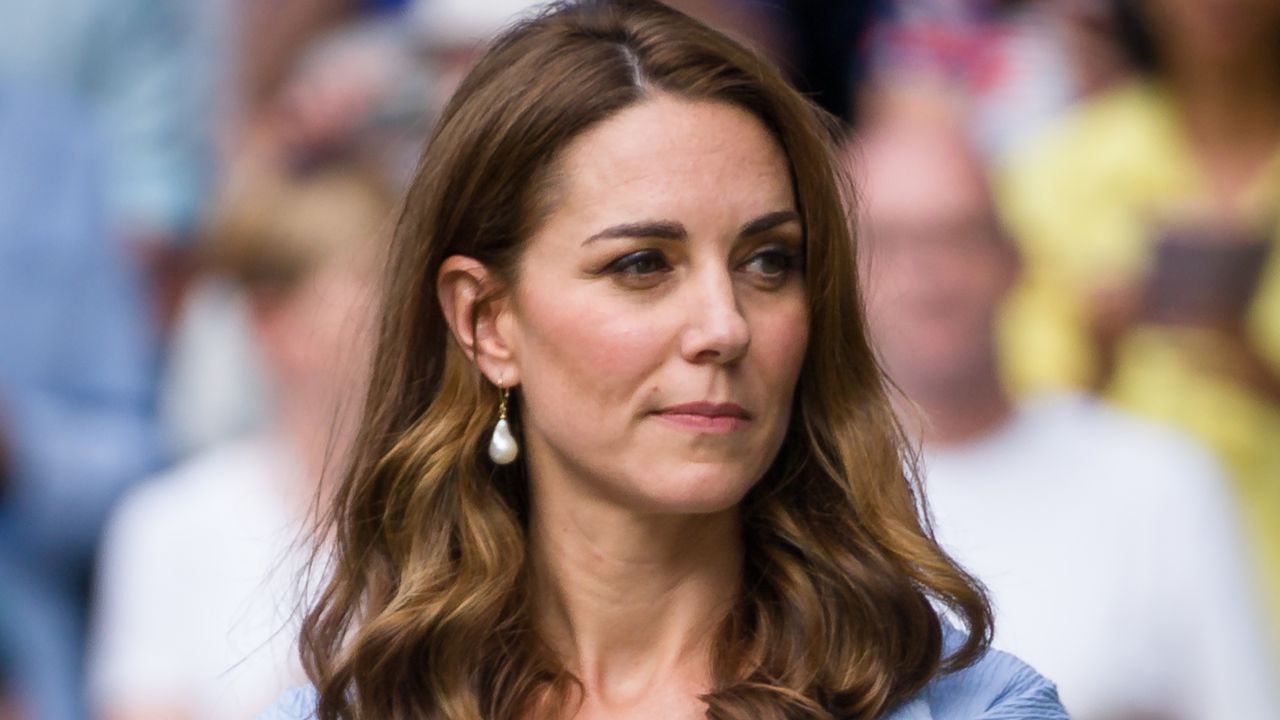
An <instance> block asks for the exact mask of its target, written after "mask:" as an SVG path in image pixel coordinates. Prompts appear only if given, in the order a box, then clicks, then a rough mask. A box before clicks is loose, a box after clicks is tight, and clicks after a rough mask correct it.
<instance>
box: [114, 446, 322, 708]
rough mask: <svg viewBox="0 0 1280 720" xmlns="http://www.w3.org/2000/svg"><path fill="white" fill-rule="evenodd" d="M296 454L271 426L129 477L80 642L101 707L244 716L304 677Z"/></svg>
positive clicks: (303, 554)
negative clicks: (149, 477) (131, 485)
mask: <svg viewBox="0 0 1280 720" xmlns="http://www.w3.org/2000/svg"><path fill="white" fill-rule="evenodd" d="M298 478H299V471H298V470H297V465H296V464H295V463H294V462H293V461H292V459H291V458H290V456H289V454H288V452H287V450H286V448H284V447H282V445H281V444H280V443H279V442H277V441H276V440H274V439H271V438H258V439H255V440H250V441H239V442H235V443H230V444H227V445H224V446H222V447H218V448H215V449H213V450H210V451H208V452H206V453H204V454H202V455H200V456H198V457H196V458H195V459H193V460H191V461H189V462H187V463H185V464H183V465H180V466H179V467H178V468H176V469H174V470H172V471H171V472H169V473H168V474H166V475H163V476H161V477H159V478H157V479H155V480H153V481H150V482H148V483H146V484H144V485H143V486H141V487H139V488H138V489H137V490H136V491H135V492H134V493H132V494H131V495H129V496H128V497H127V498H126V499H125V501H124V502H123V503H122V505H121V507H120V508H119V510H118V512H117V513H116V515H115V516H114V518H113V520H112V521H111V523H110V525H109V527H108V532H107V535H106V537H105V539H104V542H103V554H102V557H101V562H100V571H99V573H100V574H99V587H98V593H97V596H96V598H95V602H96V606H95V614H94V615H95V617H94V628H93V633H92V637H91V644H90V649H89V663H90V664H89V682H90V693H91V699H92V700H93V702H94V704H95V706H96V707H98V708H99V709H101V708H106V707H116V708H118V707H129V708H139V707H142V708H156V707H162V708H182V709H184V710H186V711H188V712H190V713H192V716H193V717H197V718H209V719H213V718H249V717H254V716H255V715H256V714H257V713H258V712H259V711H261V710H262V708H264V707H267V706H268V705H270V704H271V702H272V701H273V700H274V699H275V698H276V697H277V696H278V695H279V694H280V692H281V691H283V690H284V689H285V688H288V687H290V686H294V685H297V684H299V683H300V682H302V681H303V675H302V672H301V669H300V664H299V662H298V660H297V657H296V656H297V652H296V648H297V645H296V635H297V627H298V618H299V616H298V614H297V612H296V610H297V607H296V606H297V603H298V598H299V597H300V596H299V594H298V587H299V586H300V585H299V579H300V573H301V572H302V570H303V567H304V563H305V561H306V559H307V558H308V557H309V550H310V549H309V546H308V545H307V541H306V540H307V539H306V538H305V537H303V535H302V520H301V512H300V511H299V509H298V508H299V507H305V504H304V503H305V500H300V499H298V498H295V497H290V495H289V493H290V492H294V493H300V492H301V489H300V488H302V487H305V485H303V484H301V483H299V481H298Z"/></svg>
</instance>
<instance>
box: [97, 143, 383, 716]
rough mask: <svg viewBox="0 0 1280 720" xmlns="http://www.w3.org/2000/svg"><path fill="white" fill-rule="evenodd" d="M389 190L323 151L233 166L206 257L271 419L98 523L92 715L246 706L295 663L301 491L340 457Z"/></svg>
mask: <svg viewBox="0 0 1280 720" xmlns="http://www.w3.org/2000/svg"><path fill="white" fill-rule="evenodd" d="M390 209H391V200H390V196H389V194H388V192H387V190H386V188H385V185H384V184H383V183H382V182H381V180H380V179H378V178H377V177H376V176H375V175H373V174H371V173H369V172H368V171H367V170H365V169H363V168H360V167H359V166H357V165H353V164H351V163H347V162H342V161H338V160H330V161H328V162H326V163H323V164H320V165H318V166H313V167H310V168H307V169H302V170H292V171H290V170H287V169H284V168H278V167H274V166H271V165H266V164H263V163H258V164H253V165H250V164H248V163H246V165H245V166H244V167H242V168H238V169H236V171H235V172H233V173H232V174H231V175H230V177H229V178H228V184H227V188H226V190H225V193H224V195H223V197H222V199H221V200H220V201H219V202H218V204H217V207H216V209H215V215H214V220H213V225H212V228H211V231H210V232H211V243H212V244H211V247H210V261H211V263H212V266H213V268H215V270H216V271H217V272H219V273H220V274H222V275H223V276H225V277H227V278H229V279H231V280H232V281H233V282H234V283H235V284H236V285H237V286H238V287H240V288H241V289H242V290H243V292H244V293H245V294H246V296H247V300H248V305H249V307H250V309H251V319H250V323H251V328H252V332H253V337H254V339H255V340H256V341H257V347H258V350H259V353H260V356H261V365H262V367H264V368H265V370H266V372H267V375H268V378H269V381H270V382H269V391H270V405H271V408H272V410H273V412H272V415H271V423H270V425H269V426H268V427H267V428H265V429H264V430H262V431H259V432H256V433H253V434H251V435H249V436H247V437H241V438H238V439H236V440H233V441H229V442H226V443H224V444H222V445H220V446H217V447H214V448H211V449H209V450H206V451H204V452H202V453H200V454H199V455H197V456H195V457H194V458H192V459H190V460H188V461H186V462H184V463H183V464H181V465H179V466H177V467H175V468H174V469H172V470H169V471H167V472H166V473H164V474H163V475H161V476H160V477H158V478H156V479H154V480H152V481H149V482H148V483H146V484H144V485H143V486H141V487H139V488H138V489H137V490H136V491H135V492H133V493H131V494H130V495H129V496H128V497H127V498H126V499H125V501H124V502H123V503H122V504H121V506H120V508H119V510H118V512H117V514H116V515H115V517H114V518H113V520H112V522H111V525H110V527H109V532H108V534H107V536H106V538H105V541H104V547H103V554H102V560H101V568H100V576H99V583H98V596H97V601H98V605H97V612H96V613H95V622H94V636H93V640H94V644H93V654H92V656H91V666H90V681H91V688H92V697H93V700H94V704H95V706H96V708H97V710H98V712H99V714H100V716H102V717H107V718H162V717H163V718H175V719H177V718H192V719H194V718H201V719H213V718H244V717H251V716H252V715H253V714H254V713H255V712H256V711H258V710H260V709H261V708H262V707H264V706H265V705H266V704H267V703H269V702H270V701H271V700H272V699H273V698H275V697H276V696H277V695H278V694H279V693H280V692H281V691H282V690H283V689H285V688H286V687H289V686H291V685H294V684H296V683H297V682H298V680H299V679H300V677H301V673H300V669H299V668H298V667H297V659H296V644H295V642H294V641H295V637H296V626H295V625H294V624H292V623H291V622H290V618H291V616H292V614H293V611H294V609H295V606H296V603H297V602H298V601H300V599H301V598H300V597H299V596H298V592H299V591H298V590H297V589H296V587H295V581H296V580H297V577H298V571H299V569H300V566H301V563H300V558H299V553H300V548H301V541H302V538H301V534H302V532H303V529H304V518H305V516H306V514H307V508H308V506H309V503H312V502H315V501H316V499H315V498H316V493H317V488H318V487H319V483H320V479H321V477H322V476H323V475H324V472H325V470H326V467H337V466H340V465H341V462H342V461H341V457H342V454H343V452H344V448H345V447H346V445H347V434H348V432H349V430H350V427H351V423H350V422H349V416H350V415H351V414H352V413H353V412H355V411H356V410H358V405H359V402H360V397H359V395H358V391H357V389H358V388H360V387H361V386H362V384H363V377H364V366H365V364H366V360H365V357H364V355H365V352H364V350H365V348H367V347H369V346H370V345H371V342H372V341H371V339H370V338H369V337H368V336H367V335H366V329H367V328H366V326H367V320H366V316H367V314H368V312H369V309H370V307H371V297H370V294H371V291H372V287H373V278H374V275H375V271H376V265H377V260H378V258H379V257H380V252H379V247H380V245H381V238H382V235H383V233H384V231H386V230H387V227H386V225H387V223H388V222H389V219H390V218H389V212H390Z"/></svg>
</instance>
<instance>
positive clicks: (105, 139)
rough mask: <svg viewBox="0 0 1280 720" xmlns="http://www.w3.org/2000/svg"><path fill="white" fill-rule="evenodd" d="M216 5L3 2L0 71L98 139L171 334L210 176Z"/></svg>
mask: <svg viewBox="0 0 1280 720" xmlns="http://www.w3.org/2000/svg"><path fill="white" fill-rule="evenodd" d="M215 5H218V3H205V2H199V1H198V0H169V1H166V2H156V1H155V0H40V2H29V1H24V0H0V75H7V76H9V77H12V78H17V79H19V80H20V81H21V82H23V83H27V84H33V85H42V86H46V87H49V88H51V89H52V90H54V91H55V92H58V93H64V94H67V95H71V96H73V97H75V98H77V99H78V101H79V102H80V103H81V104H82V106H83V113H84V116H85V124H86V125H87V126H89V127H90V128H91V129H92V130H93V131H94V132H95V133H96V134H98V135H99V136H101V138H102V143H103V145H104V148H105V150H104V151H103V155H104V158H103V164H104V172H105V173H106V176H107V181H106V183H105V187H106V213H107V219H108V221H109V223H110V231H111V233H112V234H113V236H119V237H121V238H123V240H124V241H125V244H126V246H127V248H128V249H129V251H130V252H131V253H132V254H133V256H134V260H135V262H140V263H141V265H142V266H143V268H144V271H145V276H146V278H147V280H148V282H149V284H150V286H151V292H150V293H149V297H150V302H151V305H152V307H151V309H150V312H149V318H150V319H151V320H152V321H153V322H156V323H158V324H159V325H160V327H162V328H165V329H167V328H169V327H170V325H171V323H172V320H173V317H174V314H175V313H176V311H177V308H178V305H179V303H180V300H181V296H182V292H183V290H184V288H185V283H186V279H187V278H188V276H189V273H190V254H189V252H188V251H189V248H190V245H191V242H192V240H193V238H192V236H191V233H192V231H193V229H194V227H195V225H196V223H197V222H198V220H199V217H200V215H201V213H202V206H203V203H204V201H205V199H206V196H207V194H208V192H209V188H210V185H211V180H212V170H213V152H214V145H213V136H214V131H215V129H216V128H215V127H214V126H213V124H212V123H211V122H210V120H211V119H212V118H217V117H219V114H218V112H216V111H217V107H216V104H217V103H216V99H217V98H218V95H219V93H218V92H217V87H218V84H219V81H220V78H219V76H218V70H217V68H219V67H221V65H222V62H221V59H222V58H221V56H220V54H219V53H218V47H217V42H218V40H217V37H218V35H219V33H220V32H221V30H220V29H219V27H218V26H219V25H220V23H221V22H222V21H223V19H224V18H223V16H221V15H219V14H218V13H217V12H215V11H213V10H212V7H213V6H215Z"/></svg>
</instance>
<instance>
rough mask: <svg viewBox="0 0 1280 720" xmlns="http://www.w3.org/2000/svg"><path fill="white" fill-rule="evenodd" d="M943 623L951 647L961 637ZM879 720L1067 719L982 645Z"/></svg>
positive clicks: (311, 703)
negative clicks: (975, 655) (977, 654)
mask: <svg viewBox="0 0 1280 720" xmlns="http://www.w3.org/2000/svg"><path fill="white" fill-rule="evenodd" d="M944 628H945V629H946V643H945V646H946V651H947V652H952V651H954V650H955V649H956V648H957V647H959V645H960V643H961V642H962V641H963V636H962V635H961V634H960V632H959V631H957V630H955V629H954V628H950V627H949V626H946V625H944ZM315 703H316V693H315V690H314V689H312V688H295V689H293V690H290V691H289V692H287V693H285V694H284V695H283V696H282V697H281V698H280V700H279V701H277V702H276V704H275V706H274V707H272V708H271V709H270V710H268V711H267V712H265V713H263V714H262V715H260V716H258V720H310V719H311V718H312V717H313V711H314V708H315ZM883 720H1067V711H1066V710H1064V709H1063V708H1062V704H1061V703H1060V702H1059V701H1058V691H1057V689H1056V688H1055V687H1054V685H1053V683H1051V682H1049V681H1048V680H1046V679H1045V678H1043V677H1041V676H1040V674H1039V673H1037V672H1036V671H1035V670H1032V669H1031V668H1030V667H1029V666H1028V665H1027V664H1026V663H1024V662H1022V661H1021V660H1019V659H1018V658H1016V657H1014V656H1012V655H1009V654H1008V653H1003V652H1000V651H998V650H988V651H987V652H986V654H984V655H983V656H982V657H981V658H980V659H979V660H978V662H976V663H974V664H973V665H971V666H969V667H967V668H965V669H963V670H960V671H958V672H954V673H951V674H948V675H939V676H937V677H935V678H934V679H933V680H932V681H930V682H929V684H928V685H926V686H925V688H924V690H922V691H920V692H919V693H918V694H917V695H916V696H915V697H913V698H912V699H910V700H908V701H907V702H906V703H904V704H903V705H901V706H899V707H898V708H896V709H895V710H893V711H891V712H890V713H889V714H888V715H886V716H884V718H883Z"/></svg>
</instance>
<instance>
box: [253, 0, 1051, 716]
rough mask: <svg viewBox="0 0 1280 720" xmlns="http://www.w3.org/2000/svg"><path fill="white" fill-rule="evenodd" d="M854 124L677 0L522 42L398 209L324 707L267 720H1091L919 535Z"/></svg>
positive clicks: (583, 5)
mask: <svg viewBox="0 0 1280 720" xmlns="http://www.w3.org/2000/svg"><path fill="white" fill-rule="evenodd" d="M834 125H835V122H834V120H833V119H832V118H830V117H828V116H826V115H825V114H823V113H822V112H821V111H820V110H819V109H818V108H816V107H815V106H814V105H812V104H810V103H809V102H808V101H806V99H805V98H804V97H803V96H802V95H800V94H799V93H798V92H796V91H795V90H794V89H793V88H792V87H791V86H790V85H789V84H788V83H787V81H786V80H785V78H784V77H783V75H782V74H781V72H780V71H778V70H777V69H776V68H774V67H772V66H771V65H769V64H768V63H766V62H763V61H762V60H761V59H760V57H759V55H757V54H755V53H753V52H752V51H751V50H749V49H747V48H745V47H743V46H742V45H740V44H738V43H736V42H734V41H733V40H731V39H729V38H728V37H726V36H725V35H723V34H721V33H718V32H716V31H714V30H712V29H710V28H708V27H707V26H705V25H702V24H700V23H698V22H696V21H694V20H692V19H691V18H689V17H687V16H685V15H683V14H681V13H678V12H676V11H674V10H672V9H671V8H669V7H667V6H665V5H663V4H661V3H658V2H652V1H650V0H619V1H616V2H609V1H604V0H583V1H581V2H574V3H564V4H561V5H559V6H558V7H556V8H555V9H554V10H553V11H551V12H549V13H547V14H544V15H541V16H539V17H537V18H536V19H531V20H528V21H525V22H522V23H519V24H517V25H515V26H513V27H512V28H511V29H509V30H508V31H507V32H506V33H504V34H503V35H502V36H501V37H500V38H498V39H497V41H496V42H494V43H493V45H492V46H491V49H490V50H489V51H488V52H487V54H485V55H484V56H483V57H482V58H481V60H480V61H479V63H477V64H476V65H475V67H474V68H473V69H472V71H471V72H470V74H469V75H467V77H466V78H465V79H464V80H463V82H462V83H461V85H460V86H459V90H458V91H457V93H455V95H454V96H453V99H452V100H451V101H450V103H449V105H448V107H447V108H446V110H445V112H444V114H443V115H442V117H441V120H440V124H439V126H438V128H437V130H436V132H435V134H434V135H433V137H432V139H431V141H430V142H429V143H428V145H427V148H426V150H425V151H424V154H423V157H422V161H421V163H420V164H419V170H418V173H417V174H416V176H415V178H414V181H413V184H412V185H411V187H410V190H409V192H408V195H407V198H406V201H405V204H404V208H403V212H402V215H401V218H400V220H399V222H398V223H397V232H396V233H395V236H394V239H393V243H392V245H393V247H392V251H391V261H390V262H389V263H388V268H389V274H388V277H387V280H386V286H387V290H386V293H385V295H384V304H383V312H382V320H381V325H380V329H379V332H378V336H377V337H378V348H377V351H376V359H375V361H374V369H373V373H372V378H371V380H370V383H369V388H370V393H369V401H368V405H367V407H366V410H365V413H364V415H363V416H362V420H361V428H360V432H359V436H358V437H359V439H358V441H357V443H356V448H357V452H356V454H355V456H354V458H353V462H352V463H351V464H350V466H349V467H348V469H347V471H346V473H345V474H344V477H343V481H342V484H341V485H340V486H339V487H338V488H337V490H336V492H335V494H334V497H333V502H332V504H331V506H330V513H329V514H328V516H327V521H328V522H327V523H326V524H325V526H324V527H326V528H328V529H329V530H330V531H331V533H332V536H333V547H334V552H333V553H332V555H331V556H327V558H326V559H327V560H328V562H327V563H326V566H327V568H328V571H329V572H328V574H327V577H326V588H325V591H324V592H323V593H321V594H320V596H319V597H318V598H317V599H316V601H315V603H314V605H313V606H312V609H311V611H310V613H309V614H308V617H307V620H306V621H305V622H304V625H303V632H302V638H303V639H302V647H303V660H304V663H305V664H306V667H307V670H308V677H309V679H310V680H311V682H312V687H311V688H301V689H299V690H297V691H296V692H292V693H290V694H288V695H287V696H285V697H284V698H282V700H281V702H280V703H279V704H278V705H277V706H276V707H275V709H274V710H273V711H272V712H270V713H268V715H267V716H266V717H269V718H286V717H287V718H303V717H307V718H310V717H317V718H324V719H326V720H328V719H331V718H337V717H342V718H351V717H359V718H374V717H376V718H384V717H443V716H451V717H456V718H486V719H487V720H508V719H511V718H558V717H569V716H573V717H579V718H583V719H584V720H585V718H600V717H608V718H622V717H630V718H653V717H660V718H694V717H715V718H782V717H811V718H825V717H868V718H869V717H886V718H893V719H894V720H898V719H906V718H910V719H912V720H919V719H921V718H926V717H927V718H936V719H937V720H959V719H960V718H964V719H966V720H967V719H970V718H983V717H985V718H990V719H992V720H994V718H999V717H1015V716H1016V717H1019V718H1022V719H1023V720H1031V719H1032V718H1036V719H1038V720H1050V719H1053V720H1057V719H1058V718H1063V717H1065V715H1064V714H1063V712H1062V710H1061V707H1060V705H1059V703H1058V701H1057V699H1056V695H1055V692H1054V689H1053V686H1052V684H1051V683H1048V682H1047V681H1045V680H1044V679H1043V678H1041V677H1039V676H1038V675H1036V674H1035V673H1034V672H1032V671H1030V670H1029V669H1028V668H1027V667H1026V666H1025V665H1023V664H1022V663H1020V662H1018V661H1017V660H1016V659H1014V658H1011V657H1009V656H1008V655H1005V654H1002V653H995V652H987V651H986V648H985V645H986V637H987V634H988V631H989V626H988V624H987V615H988V613H987V606H986V601H985V599H984V597H983V596H982V594H981V592H980V591H979V590H978V589H977V587H976V585H975V584H974V583H973V581H972V580H971V579H970V578H968V577H967V576H965V575H964V574H963V573H960V572H958V571H957V570H956V569H955V567H954V565H952V564H951V563H950V562H949V561H948V560H947V558H946V557H945V556H943V555H942V553H941V552H940V551H939V550H938V548H937V546H936V545H935V544H934V543H933V541H932V540H931V539H930V538H929V536H928V535H927V533H926V532H925V531H924V529H923V528H922V527H921V525H920V522H919V517H918V516H917V513H916V509H917V508H916V497H917V496H916V495H915V490H914V489H913V486H914V481H913V479H912V477H911V476H910V473H909V472H908V470H907V469H906V468H904V467H903V464H902V462H901V460H902V457H903V453H904V451H905V450H906V448H905V447H904V446H903V445H902V444H901V436H900V434H899V433H898V426H897V424H896V422H895V420H894V415H893V411H892V408H891V407H890V406H889V403H888V400H887V398H886V396H885V393H884V388H883V385H882V381H883V377H882V376H881V374H880V373H879V371H878V369H877V366H876V363H875V358H874V355H873V354H872V352H871V350H870V348H869V347H868V345H867V339H866V336H865V334H864V327H863V324H862V323H861V322H860V320H861V315H860V309H859V301H858V289H857V286H858V282H857V274H856V271H855V262H854V252H853V245H852V233H851V228H850V226H849V218H848V214H847V212H846V206H845V204H844V201H845V199H846V194H845V193H844V192H842V190H844V189H845V186H844V184H843V182H842V178H843V174H842V172H841V163H840V158H839V156H838V154H837V153H838V151H837V148H836V139H837V133H836V132H834ZM933 601H936V602H938V603H940V604H943V605H947V606H949V607H951V608H952V609H953V611H954V614H955V615H954V616H955V618H957V619H960V620H962V622H963V624H964V626H965V628H966V630H967V632H966V631H960V630H958V629H955V628H954V627H953V626H952V625H951V623H949V622H946V621H944V619H943V618H941V617H940V616H939V615H938V612H937V610H936V608H935V607H934V605H933Z"/></svg>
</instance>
